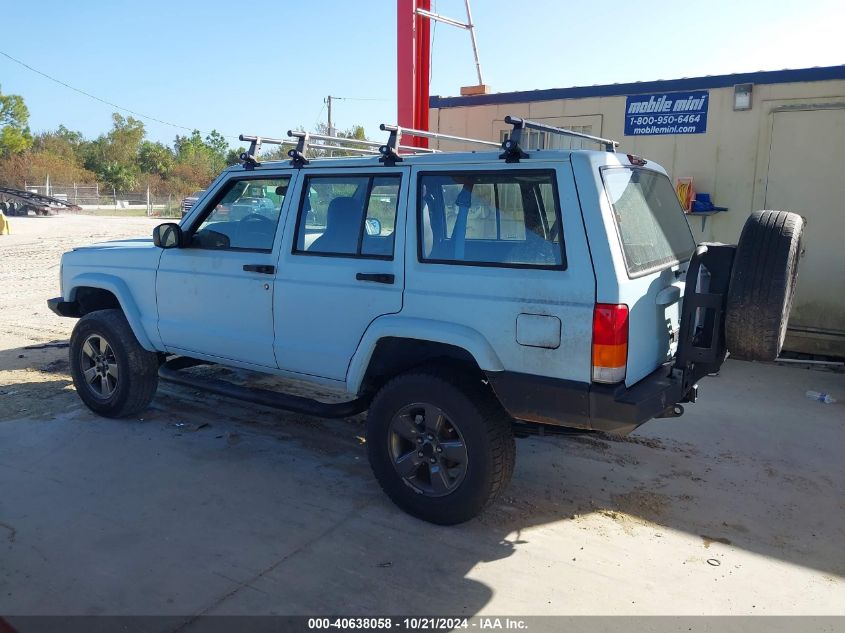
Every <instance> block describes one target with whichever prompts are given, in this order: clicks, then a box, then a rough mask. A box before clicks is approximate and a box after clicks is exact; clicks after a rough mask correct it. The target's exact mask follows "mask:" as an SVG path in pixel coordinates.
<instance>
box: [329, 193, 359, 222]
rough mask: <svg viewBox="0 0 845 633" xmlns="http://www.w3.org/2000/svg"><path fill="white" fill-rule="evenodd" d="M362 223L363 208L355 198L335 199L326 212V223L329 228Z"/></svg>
mask: <svg viewBox="0 0 845 633" xmlns="http://www.w3.org/2000/svg"><path fill="white" fill-rule="evenodd" d="M360 221H361V208H360V205H359V204H358V203H357V202H355V199H354V198H350V197H341V198H335V199H334V200H332V201H331V202H330V203H329V208H328V210H327V211H326V223H327V225H328V227H329V228H334V227H338V228H340V227H345V226H350V225H357V224H358V223H360Z"/></svg>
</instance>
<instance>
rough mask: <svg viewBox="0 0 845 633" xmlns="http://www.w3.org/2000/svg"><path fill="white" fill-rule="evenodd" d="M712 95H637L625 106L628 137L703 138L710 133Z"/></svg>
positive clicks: (701, 92) (681, 93)
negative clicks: (708, 116) (699, 135)
mask: <svg viewBox="0 0 845 633" xmlns="http://www.w3.org/2000/svg"><path fill="white" fill-rule="evenodd" d="M709 102H710V94H709V93H708V92H707V91H706V90H697V91H695V92H661V93H659V94H650V95H634V96H631V97H628V99H627V101H626V102H625V136H653V135H658V134H702V133H703V132H706V131H707V107H708V105H709Z"/></svg>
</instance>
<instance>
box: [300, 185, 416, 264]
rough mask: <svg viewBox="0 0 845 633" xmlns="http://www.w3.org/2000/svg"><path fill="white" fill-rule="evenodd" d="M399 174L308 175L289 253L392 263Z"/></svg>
mask: <svg viewBox="0 0 845 633" xmlns="http://www.w3.org/2000/svg"><path fill="white" fill-rule="evenodd" d="M400 180H401V177H400V176H399V175H387V176H345V175H343V176H309V177H308V178H307V179H306V181H305V193H304V195H303V198H302V204H301V206H300V209H299V219H298V222H297V236H296V247H295V249H294V253H299V254H309V255H330V256H337V257H340V256H345V257H372V258H378V259H392V258H393V241H394V240H393V238H394V230H395V225H396V209H397V207H398V202H399V184H400Z"/></svg>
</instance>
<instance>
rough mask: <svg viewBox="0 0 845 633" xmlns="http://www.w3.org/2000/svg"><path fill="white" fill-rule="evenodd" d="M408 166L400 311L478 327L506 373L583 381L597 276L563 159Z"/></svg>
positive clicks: (585, 380)
mask: <svg viewBox="0 0 845 633" xmlns="http://www.w3.org/2000/svg"><path fill="white" fill-rule="evenodd" d="M413 173H414V179H413V187H414V194H413V195H414V199H415V200H416V211H415V214H416V216H417V219H416V221H412V222H410V226H411V227H418V232H417V231H415V232H414V233H410V231H409V233H410V234H411V235H414V234H416V237H415V239H414V241H413V243H409V244H407V246H406V253H407V255H406V267H407V270H408V280H407V284H406V291H405V299H404V300H405V304H404V305H405V308H404V309H405V310H406V311H407V312H408V313H410V314H412V315H413V316H414V317H417V318H421V319H430V320H432V321H448V322H449V323H450V324H456V325H459V326H463V328H465V329H466V330H467V331H475V332H477V333H478V334H480V338H483V339H484V340H485V341H487V342H489V343H490V345H491V346H492V348H493V350H494V351H495V353H496V355H497V356H498V357H499V359H500V360H501V361H502V364H503V365H504V367H505V368H507V370H508V371H511V372H515V373H516V374H531V375H534V376H547V377H552V378H560V379H564V380H570V381H576V382H578V383H582V384H583V385H586V384H587V383H588V382H589V380H590V343H591V335H592V313H593V304H594V303H595V278H594V276H593V267H592V263H591V261H590V254H589V250H588V248H587V241H586V236H585V234H584V224H583V220H582V219H581V208H580V205H579V203H578V199H577V196H576V195H575V188H574V183H573V181H572V175H571V170H570V168H569V163H567V162H563V161H560V162H554V163H547V162H540V161H537V162H535V161H534V159H532V160H531V161H530V164H529V162H527V161H526V162H524V163H521V164H516V165H514V164H508V163H505V162H504V161H498V162H495V163H490V162H487V163H485V164H483V165H467V164H458V165H448V164H447V165H443V164H440V165H436V166H435V165H432V166H427V165H426V166H422V165H421V166H418V167H414V172H413ZM584 393H586V391H585V392H584ZM539 406H542V403H541V404H538V407H539Z"/></svg>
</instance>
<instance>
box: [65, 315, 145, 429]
mask: <svg viewBox="0 0 845 633" xmlns="http://www.w3.org/2000/svg"><path fill="white" fill-rule="evenodd" d="M70 368H71V374H72V376H73V384H74V387H76V392H77V393H78V394H79V397H80V398H81V399H82V401H83V402H84V403H85V404H86V405H87V406H88V408H89V409H91V410H92V411H93V412H94V413H97V414H99V415H103V416H106V417H111V418H119V417H123V416H127V415H132V414H133V413H138V412H139V411H142V410H143V409H145V408H146V407H147V405H148V404H149V403H150V402H151V401H152V399H153V396H154V395H155V392H156V389H157V388H158V355H157V354H156V353H155V352H148V351H147V350H145V349H144V348H143V347H141V345H140V344H139V343H138V340H137V339H136V338H135V335H134V334H133V333H132V328H130V327H129V323H128V322H127V321H126V317H125V316H124V315H123V312H121V311H120V310H115V309H111V310H96V311H95V312H90V313H88V314H86V315H85V316H84V317H82V318H81V319H79V321H78V322H77V324H76V327H74V328H73V333H72V334H71V337H70Z"/></svg>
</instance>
